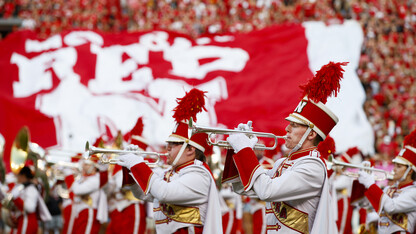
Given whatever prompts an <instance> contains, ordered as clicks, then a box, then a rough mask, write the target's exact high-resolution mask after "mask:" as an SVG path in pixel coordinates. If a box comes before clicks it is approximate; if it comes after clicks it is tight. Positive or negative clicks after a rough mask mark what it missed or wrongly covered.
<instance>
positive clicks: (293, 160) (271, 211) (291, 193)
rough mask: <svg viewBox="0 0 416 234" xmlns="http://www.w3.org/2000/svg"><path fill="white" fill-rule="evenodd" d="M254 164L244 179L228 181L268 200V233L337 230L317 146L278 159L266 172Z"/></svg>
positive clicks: (320, 232)
mask: <svg viewBox="0 0 416 234" xmlns="http://www.w3.org/2000/svg"><path fill="white" fill-rule="evenodd" d="M251 152H252V151H251ZM247 153H250V151H249V150H247V149H243V150H242V151H240V152H239V153H238V154H247ZM238 154H237V155H238ZM245 159H247V157H245ZM245 163H246V164H247V163H248V162H247V160H246V161H245ZM236 164H237V168H238V167H239V166H238V163H236ZM255 168H256V169H255V170H254V171H253V173H252V176H251V177H249V180H247V181H246V182H245V183H241V181H239V182H236V180H233V181H229V182H232V183H233V188H234V190H235V191H236V192H238V193H240V194H244V195H247V196H250V197H258V198H259V199H260V200H263V201H266V224H267V233H299V232H300V233H316V234H318V233H319V234H322V233H336V226H334V224H335V221H334V220H333V217H334V216H333V215H332V213H333V212H332V207H331V206H330V204H331V203H329V202H330V197H329V190H328V189H329V187H328V182H327V177H326V167H325V164H324V163H323V162H322V160H321V159H319V152H318V151H317V150H316V148H312V149H308V150H304V151H297V152H295V153H293V154H291V155H289V156H288V157H287V158H282V159H279V160H278V161H276V163H275V164H274V167H273V169H272V170H269V171H267V172H266V171H265V170H264V169H263V168H262V167H260V166H255ZM239 172H240V170H239ZM240 175H241V174H240ZM244 184H245V185H244ZM310 230H311V231H310Z"/></svg>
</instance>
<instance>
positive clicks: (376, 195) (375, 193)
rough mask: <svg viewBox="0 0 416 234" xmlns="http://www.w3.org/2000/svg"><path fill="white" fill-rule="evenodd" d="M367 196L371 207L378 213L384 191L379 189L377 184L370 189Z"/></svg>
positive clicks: (366, 193)
mask: <svg viewBox="0 0 416 234" xmlns="http://www.w3.org/2000/svg"><path fill="white" fill-rule="evenodd" d="M365 196H366V197H367V198H368V200H369V201H370V203H371V205H373V208H374V210H375V211H376V212H377V213H378V212H379V211H380V208H381V207H380V202H381V197H382V196H383V190H381V188H380V187H378V186H377V185H376V184H373V185H371V186H370V188H368V190H367V191H366V192H365Z"/></svg>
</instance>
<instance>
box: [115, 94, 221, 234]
mask: <svg viewBox="0 0 416 234" xmlns="http://www.w3.org/2000/svg"><path fill="white" fill-rule="evenodd" d="M204 104H205V100H204V93H203V92H202V91H200V90H197V89H192V90H191V91H189V92H188V93H187V94H186V95H185V97H183V98H181V99H178V106H177V107H176V108H175V113H174V116H173V117H174V118H175V120H176V122H177V124H176V126H175V128H174V130H173V132H172V134H171V135H170V136H169V138H168V139H167V151H168V154H169V155H168V159H167V163H168V164H169V165H171V166H172V167H171V169H170V170H168V171H166V173H165V175H164V176H159V175H157V174H155V173H153V172H152V170H151V169H150V168H149V167H148V166H147V164H146V163H145V162H144V159H143V157H141V156H137V155H133V154H125V155H122V156H120V157H119V163H118V164H119V165H121V166H123V167H124V168H123V170H124V171H125V172H126V171H127V169H128V170H129V171H130V175H131V177H127V176H126V177H123V179H125V183H131V182H133V183H134V185H133V186H132V191H133V193H134V194H135V196H136V197H137V198H140V199H142V200H146V201H154V209H153V210H154V214H153V217H154V219H155V222H156V232H157V233H207V234H208V233H210V234H211V233H222V224H221V210H220V204H219V194H218V191H217V188H216V184H215V180H214V178H213V175H212V173H211V171H210V169H209V167H208V165H207V164H206V163H205V155H204V151H205V149H206V148H207V147H209V146H208V145H207V134H205V133H197V134H194V135H192V136H189V135H188V125H187V124H186V123H184V122H183V121H185V120H188V119H189V118H190V117H193V118H194V119H196V114H197V113H198V112H200V111H202V109H205V107H204ZM126 175H128V174H126ZM133 179H134V180H133Z"/></svg>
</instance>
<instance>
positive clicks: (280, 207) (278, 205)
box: [272, 202, 309, 234]
mask: <svg viewBox="0 0 416 234" xmlns="http://www.w3.org/2000/svg"><path fill="white" fill-rule="evenodd" d="M272 209H273V213H274V215H275V216H276V218H277V219H278V220H279V222H281V223H282V224H284V225H286V226H287V227H289V228H292V229H294V230H296V231H298V232H300V233H305V234H308V233H309V223H308V214H307V213H304V212H302V211H300V210H297V209H295V208H293V207H291V206H289V205H288V204H286V203H284V202H272Z"/></svg>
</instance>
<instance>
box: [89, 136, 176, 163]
mask: <svg viewBox="0 0 416 234" xmlns="http://www.w3.org/2000/svg"><path fill="white" fill-rule="evenodd" d="M128 153H132V154H137V155H146V157H145V159H146V158H147V159H154V160H156V161H155V162H153V163H152V162H149V161H146V164H147V165H148V166H149V167H158V166H159V161H160V157H161V156H168V153H157V152H146V151H129V150H117V149H105V148H97V147H94V146H90V143H89V142H88V141H87V143H86V144H85V155H84V157H85V158H89V157H91V155H93V154H128ZM100 162H101V163H104V164H116V163H117V162H118V159H117V158H114V157H113V158H105V157H103V156H100Z"/></svg>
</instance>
